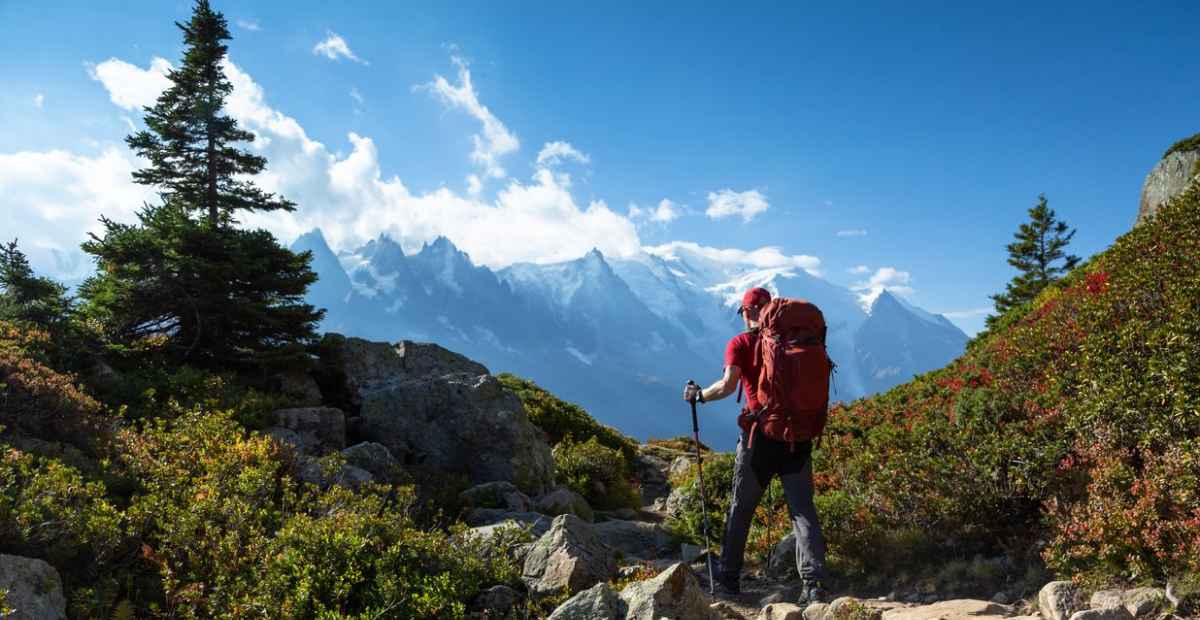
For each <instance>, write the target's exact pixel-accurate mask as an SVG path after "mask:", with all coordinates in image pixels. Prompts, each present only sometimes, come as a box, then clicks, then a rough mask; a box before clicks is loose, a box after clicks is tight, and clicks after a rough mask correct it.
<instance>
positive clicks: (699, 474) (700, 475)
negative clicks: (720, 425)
mask: <svg viewBox="0 0 1200 620" xmlns="http://www.w3.org/2000/svg"><path fill="white" fill-rule="evenodd" d="M688 385H689V386H690V385H696V382H695V381H688ZM697 387H699V386H697ZM688 402H689V403H691V405H692V440H693V441H694V442H695V444H696V483H697V486H698V487H699V488H700V514H701V516H702V517H703V519H704V520H703V521H702V524H703V525H702V526H701V527H702V528H703V530H702V533H703V535H704V556H705V558H706V559H707V560H708V595H709V596H713V595H714V594H715V587H716V586H715V584H714V582H713V561H712V549H711V548H710V546H709V544H708V499H706V498H705V497H704V462H703V460H702V459H701V457H700V419H699V418H697V417H696V399H695V397H693V398H692V399H690V400H689V401H688Z"/></svg>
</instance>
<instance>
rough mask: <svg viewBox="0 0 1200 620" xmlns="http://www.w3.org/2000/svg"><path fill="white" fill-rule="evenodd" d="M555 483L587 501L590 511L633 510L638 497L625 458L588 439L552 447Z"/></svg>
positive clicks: (564, 442)
mask: <svg viewBox="0 0 1200 620" xmlns="http://www.w3.org/2000/svg"><path fill="white" fill-rule="evenodd" d="M554 466H555V470H556V471H557V476H558V481H559V482H560V483H562V484H564V485H566V486H567V487H569V488H570V489H571V490H573V491H575V492H576V493H579V494H580V495H582V496H583V497H584V498H585V499H587V501H588V504H591V506H592V507H594V508H600V509H602V510H609V509H615V508H637V507H638V505H639V503H640V502H639V498H638V494H637V492H636V490H635V489H634V487H633V485H632V484H631V483H630V480H629V471H628V470H627V469H626V467H625V458H624V456H623V455H622V454H621V453H620V452H619V451H617V450H614V449H612V448H609V447H607V446H605V445H603V444H601V443H600V441H599V439H597V438H596V437H592V438H590V439H588V440H587V441H585V442H583V443H576V442H575V440H574V439H572V438H571V436H569V435H568V436H567V437H565V438H563V440H562V441H560V442H559V443H558V445H557V446H555V447H554Z"/></svg>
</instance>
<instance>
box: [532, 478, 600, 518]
mask: <svg viewBox="0 0 1200 620" xmlns="http://www.w3.org/2000/svg"><path fill="white" fill-rule="evenodd" d="M533 505H534V508H535V509H536V510H537V511H538V512H540V513H542V514H547V515H550V516H552V517H557V516H558V515H575V516H577V517H579V518H580V519H583V520H584V521H594V520H595V518H596V515H595V512H593V511H592V507H591V506H590V505H589V504H588V502H587V500H586V499H584V497H583V496H582V495H580V494H578V493H576V492H575V491H572V490H571V489H568V488H567V487H564V486H559V487H555V489H554V490H553V491H550V492H549V493H547V494H545V495H543V496H541V497H539V498H537V499H536V500H535V501H534V503H533Z"/></svg>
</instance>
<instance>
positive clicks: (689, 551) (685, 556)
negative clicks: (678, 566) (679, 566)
mask: <svg viewBox="0 0 1200 620" xmlns="http://www.w3.org/2000/svg"><path fill="white" fill-rule="evenodd" d="M702 553H704V547H701V546H700V545H693V544H691V543H683V544H682V545H680V546H679V557H680V559H682V560H683V562H684V564H691V563H692V562H695V561H696V558H699V557H700V554H702Z"/></svg>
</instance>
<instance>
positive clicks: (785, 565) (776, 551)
mask: <svg viewBox="0 0 1200 620" xmlns="http://www.w3.org/2000/svg"><path fill="white" fill-rule="evenodd" d="M767 576H768V577H771V578H772V579H790V578H792V577H799V576H800V573H799V571H798V570H797V569H796V534H795V533H794V532H789V533H788V535H787V536H784V537H783V540H780V541H779V542H778V543H776V544H775V546H774V547H773V548H772V549H771V557H770V558H768V559H767Z"/></svg>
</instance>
